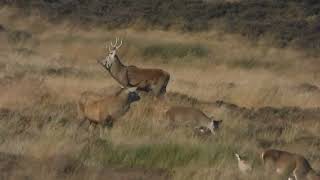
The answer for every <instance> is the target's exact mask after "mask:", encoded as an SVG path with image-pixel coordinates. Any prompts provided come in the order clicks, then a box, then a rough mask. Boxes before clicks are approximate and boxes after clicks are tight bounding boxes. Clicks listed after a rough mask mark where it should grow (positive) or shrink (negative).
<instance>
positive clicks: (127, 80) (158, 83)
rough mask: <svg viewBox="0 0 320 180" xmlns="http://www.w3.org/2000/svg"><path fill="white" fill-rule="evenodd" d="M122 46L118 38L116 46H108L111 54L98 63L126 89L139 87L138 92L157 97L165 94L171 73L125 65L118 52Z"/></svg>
mask: <svg viewBox="0 0 320 180" xmlns="http://www.w3.org/2000/svg"><path fill="white" fill-rule="evenodd" d="M121 45H122V40H121V42H120V44H118V38H117V39H116V42H115V44H113V43H112V42H111V46H109V47H108V46H107V49H109V54H108V55H107V57H106V58H105V59H104V60H102V61H98V63H99V64H101V65H102V66H103V67H104V68H105V69H106V70H107V71H108V72H109V73H110V75H111V76H112V77H113V78H114V79H115V80H116V81H117V82H118V83H119V84H121V86H123V87H125V88H127V87H137V90H139V91H145V92H152V93H153V94H154V95H155V96H161V95H163V94H165V93H166V88H167V85H168V82H169V79H170V75H169V73H167V72H166V71H163V70H161V69H144V68H138V67H136V66H126V65H124V64H123V63H122V62H121V61H120V59H119V57H118V55H117V50H118V49H119V48H120V47H121Z"/></svg>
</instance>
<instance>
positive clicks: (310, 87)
mask: <svg viewBox="0 0 320 180" xmlns="http://www.w3.org/2000/svg"><path fill="white" fill-rule="evenodd" d="M297 90H299V91H301V92H320V89H319V87H318V86H316V85H314V84H310V83H301V84H300V85H298V86H297Z"/></svg>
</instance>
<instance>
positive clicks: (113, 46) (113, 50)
mask: <svg viewBox="0 0 320 180" xmlns="http://www.w3.org/2000/svg"><path fill="white" fill-rule="evenodd" d="M118 41H119V39H118V38H116V42H115V43H113V42H110V46H109V45H108V44H107V45H106V48H107V49H108V50H109V53H108V55H107V57H106V58H105V59H103V60H102V61H100V63H101V64H102V65H103V66H105V67H106V68H107V69H110V68H111V66H112V64H113V63H114V61H115V60H116V58H117V50H118V49H119V48H120V47H121V45H122V40H121V41H120V43H119V42H118Z"/></svg>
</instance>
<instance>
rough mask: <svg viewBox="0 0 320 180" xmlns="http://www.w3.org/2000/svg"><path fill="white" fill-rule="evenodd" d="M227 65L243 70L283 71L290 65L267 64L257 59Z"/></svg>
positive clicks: (232, 62) (237, 61) (241, 60)
mask: <svg viewBox="0 0 320 180" xmlns="http://www.w3.org/2000/svg"><path fill="white" fill-rule="evenodd" d="M227 65H228V66H229V67H232V68H242V69H247V70H250V69H272V70H277V69H283V68H287V67H288V66H289V64H281V62H280V63H279V62H271V61H270V62H266V61H259V60H257V59H254V58H251V59H240V60H235V61H230V62H227Z"/></svg>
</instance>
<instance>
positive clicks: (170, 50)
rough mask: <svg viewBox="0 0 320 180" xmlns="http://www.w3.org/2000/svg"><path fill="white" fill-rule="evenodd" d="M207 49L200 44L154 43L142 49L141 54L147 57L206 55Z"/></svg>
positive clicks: (165, 57)
mask: <svg viewBox="0 0 320 180" xmlns="http://www.w3.org/2000/svg"><path fill="white" fill-rule="evenodd" d="M208 51H209V50H208V49H207V48H206V47H204V46H202V45H200V44H179V43H167V44H165V43H163V44H154V45H150V46H148V47H146V48H145V49H144V50H143V56H145V57H147V58H152V57H161V58H164V59H167V58H168V59H170V58H183V57H186V56H196V57H199V58H201V57H206V56H207V55H208Z"/></svg>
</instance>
